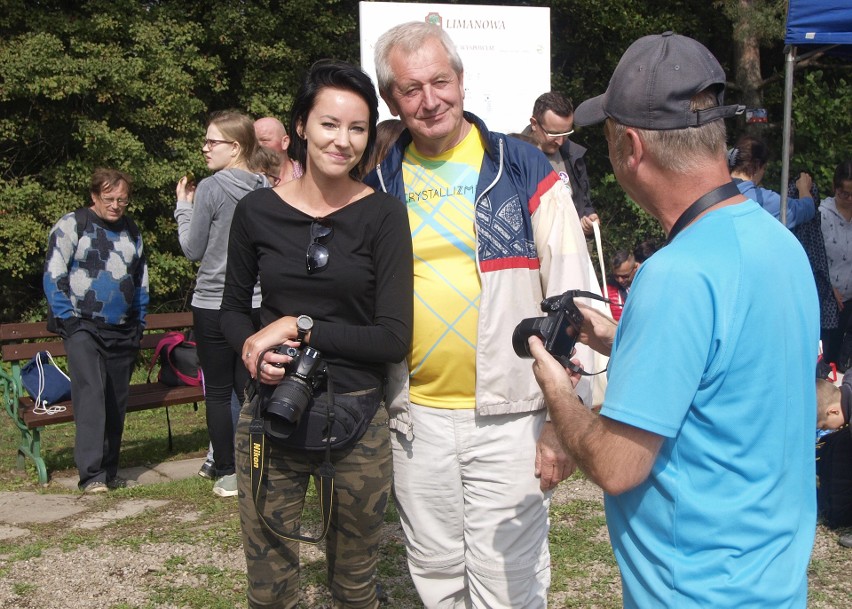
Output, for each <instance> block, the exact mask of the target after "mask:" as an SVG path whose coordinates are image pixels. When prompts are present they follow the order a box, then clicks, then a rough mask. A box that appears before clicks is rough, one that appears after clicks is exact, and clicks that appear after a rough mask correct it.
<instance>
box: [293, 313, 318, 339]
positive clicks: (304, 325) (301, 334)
mask: <svg viewBox="0 0 852 609" xmlns="http://www.w3.org/2000/svg"><path fill="white" fill-rule="evenodd" d="M313 327H314V320H313V319H311V318H310V317H308V316H307V315H299V316H298V317H297V318H296V332H297V333H298V340H299V342H300V343H303V342H305V336H307V335H308V332H310V331H311V329H313Z"/></svg>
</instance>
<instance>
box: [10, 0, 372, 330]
mask: <svg viewBox="0 0 852 609" xmlns="http://www.w3.org/2000/svg"><path fill="white" fill-rule="evenodd" d="M356 16H357V3H356V2H355V1H354V0H337V1H331V2H328V1H324V0H323V1H320V0H301V1H299V2H281V1H274V0H266V1H263V0H261V1H256V2H237V3H235V2H230V1H229V0H206V1H200V2H194V3H184V2H178V1H175V0H164V1H162V2H137V1H134V0H114V1H106V0H90V1H86V2H74V3H72V2H57V1H53V2H51V1H47V2H39V3H26V2H23V1H21V0H9V1H7V2H6V3H5V7H4V11H3V12H2V14H0V117H2V118H0V217H2V218H3V222H2V224H0V277H2V279H0V282H2V290H3V293H4V296H6V297H4V298H3V299H2V304H0V321H10V320H19V319H22V318H43V317H44V314H45V309H44V307H45V305H44V303H43V296H42V290H41V273H42V265H43V263H44V248H45V246H46V243H47V236H48V233H49V231H50V228H51V226H52V225H53V224H54V223H55V222H56V221H57V220H58V219H59V218H60V217H61V216H62V215H63V214H65V213H68V212H69V211H71V210H73V209H74V208H76V207H79V206H81V205H85V204H86V203H87V202H88V199H89V196H88V192H87V191H88V179H89V176H90V175H91V171H92V170H93V169H94V168H95V167H97V166H109V167H116V168H118V169H122V170H125V171H127V172H128V173H129V174H130V175H131V176H132V177H133V179H134V190H133V197H132V198H133V201H132V204H131V207H130V208H129V213H130V214H131V215H132V216H133V217H134V219H135V220H136V222H137V224H138V225H139V226H140V229H141V231H142V236H143V239H144V242H145V248H146V251H147V253H148V257H149V264H150V282H151V292H152V309H153V310H157V311H167V310H176V309H182V308H185V307H186V305H187V300H188V297H189V293H190V290H191V287H192V283H193V279H194V275H195V266H194V265H193V264H192V263H190V262H189V261H187V260H186V259H185V258H184V257H183V255H182V253H181V250H180V247H179V245H178V242H177V229H176V227H175V223H174V220H173V219H172V211H173V207H174V189H175V185H176V183H177V180H178V179H179V178H180V176H182V175H184V174H185V173H186V172H187V171H190V170H191V171H193V172H194V173H195V174H196V175H199V176H203V175H205V174H206V173H207V172H206V171H205V167H204V164H203V159H202V157H201V155H200V153H199V148H200V145H199V143H200V140H201V138H202V137H203V134H204V130H205V121H206V117H207V115H208V113H209V112H211V111H214V110H220V109H224V108H236V109H238V110H242V111H244V112H248V113H250V114H253V115H256V116H260V115H267V114H271V115H275V116H278V117H280V118H282V119H286V116H287V113H288V111H289V107H290V104H291V103H292V97H293V94H294V92H295V90H296V88H297V87H298V84H299V82H300V79H301V76H302V74H303V72H304V70H305V69H306V68H307V66H309V65H310V64H311V63H313V62H314V61H315V60H317V59H319V58H321V57H326V56H334V57H340V58H345V59H350V60H351V59H356V57H357V44H358V40H357V27H356V21H355V20H356Z"/></svg>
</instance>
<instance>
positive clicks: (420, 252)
mask: <svg viewBox="0 0 852 609" xmlns="http://www.w3.org/2000/svg"><path fill="white" fill-rule="evenodd" d="M484 154H485V149H484V148H483V146H482V141H481V140H480V137H479V131H478V130H477V129H476V128H475V127H472V128H471V130H470V133H468V135H467V136H466V137H465V139H464V140H462V141H461V142H460V143H459V144H458V145H457V146H455V147H454V148H452V149H451V150H448V151H447V152H445V153H444V154H442V155H440V156H438V157H425V156H423V155H422V154H420V153H419V152H418V151H417V149H416V147H415V146H414V144H413V143H412V144H410V145H409V146H408V148H407V149H406V151H405V156H404V157H403V161H402V177H403V182H404V184H405V198H406V204H407V206H408V220H409V222H410V223H411V238H412V243H413V246H414V336H413V339H412V345H411V352H410V354H409V358H408V364H409V370H410V371H411V379H410V380H411V401H412V402H415V403H417V404H422V405H424V406H432V407H435V408H473V407H474V406H475V401H476V400H475V388H476V328H477V323H478V320H479V298H480V293H481V291H482V287H481V285H480V281H479V274H478V272H477V265H476V236H475V234H474V200H475V197H476V184H477V182H478V181H479V169H480V167H481V166H482V158H483V155H484Z"/></svg>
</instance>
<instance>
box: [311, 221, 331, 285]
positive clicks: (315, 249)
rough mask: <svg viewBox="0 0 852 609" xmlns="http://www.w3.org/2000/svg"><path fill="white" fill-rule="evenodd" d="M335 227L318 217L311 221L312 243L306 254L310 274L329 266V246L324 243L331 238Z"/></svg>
mask: <svg viewBox="0 0 852 609" xmlns="http://www.w3.org/2000/svg"><path fill="white" fill-rule="evenodd" d="M333 234H334V229H332V228H331V224H329V223H328V221H327V220H321V219H319V218H317V219H316V220H314V221H313V222H311V243H310V245H308V251H307V253H306V254H305V262H306V264H307V266H308V274H309V275H311V274H313V273H318V272H320V271H321V270H323V269H324V268H325V267H326V266H328V248H327V247H326V246H325V245H324V244H325V243H327V242H328V241H329V239H331V237H332V235H333Z"/></svg>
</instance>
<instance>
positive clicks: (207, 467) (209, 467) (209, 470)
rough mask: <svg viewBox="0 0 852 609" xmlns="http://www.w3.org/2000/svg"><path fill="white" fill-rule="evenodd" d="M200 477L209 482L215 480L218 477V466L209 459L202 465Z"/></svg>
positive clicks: (199, 471)
mask: <svg viewBox="0 0 852 609" xmlns="http://www.w3.org/2000/svg"><path fill="white" fill-rule="evenodd" d="M198 475H199V476H201V477H202V478H206V479H207V480H213V479H214V478H215V477H216V464H215V463H213V461H211V460H210V459H208V460H207V461H205V462H204V463H203V464H202V465H201V469H200V470H198Z"/></svg>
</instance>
